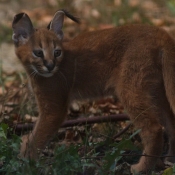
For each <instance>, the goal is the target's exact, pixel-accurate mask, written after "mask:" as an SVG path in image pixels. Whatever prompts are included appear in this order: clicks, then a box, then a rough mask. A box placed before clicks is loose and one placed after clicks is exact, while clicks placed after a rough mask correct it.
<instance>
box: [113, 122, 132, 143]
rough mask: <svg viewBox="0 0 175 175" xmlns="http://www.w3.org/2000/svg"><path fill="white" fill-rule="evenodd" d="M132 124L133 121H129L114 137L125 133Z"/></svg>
mask: <svg viewBox="0 0 175 175" xmlns="http://www.w3.org/2000/svg"><path fill="white" fill-rule="evenodd" d="M131 125H132V123H129V124H128V125H127V126H126V127H125V128H124V129H123V130H121V131H120V132H119V133H117V134H116V135H115V136H114V137H113V139H114V140H115V139H116V138H117V137H119V136H121V135H122V134H123V133H125V132H126V131H127V130H128V129H129V128H130V126H131Z"/></svg>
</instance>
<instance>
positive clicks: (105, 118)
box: [13, 114, 129, 132]
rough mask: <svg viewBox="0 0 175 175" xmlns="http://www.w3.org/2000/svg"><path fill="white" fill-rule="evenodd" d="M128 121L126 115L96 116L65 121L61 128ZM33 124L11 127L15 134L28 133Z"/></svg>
mask: <svg viewBox="0 0 175 175" xmlns="http://www.w3.org/2000/svg"><path fill="white" fill-rule="evenodd" d="M124 120H129V117H128V116H127V115H126V114H116V115H109V116H97V117H90V118H85V117H83V118H78V119H75V120H67V121H65V122H64V123H63V124H62V125H61V127H63V128H65V127H72V126H81V125H86V124H87V125H89V124H94V123H103V122H118V121H124ZM34 125H35V123H18V124H16V125H15V126H13V129H14V131H15V132H21V131H28V130H32V129H33V127H34Z"/></svg>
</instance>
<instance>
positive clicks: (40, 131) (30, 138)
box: [20, 99, 67, 159]
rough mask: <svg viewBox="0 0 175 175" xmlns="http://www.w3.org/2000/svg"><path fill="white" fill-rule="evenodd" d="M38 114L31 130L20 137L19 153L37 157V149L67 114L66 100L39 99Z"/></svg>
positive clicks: (56, 128) (50, 136) (42, 145)
mask: <svg viewBox="0 0 175 175" xmlns="http://www.w3.org/2000/svg"><path fill="white" fill-rule="evenodd" d="M39 108H40V115H39V118H38V121H37V123H36V125H35V127H34V129H33V131H32V132H31V133H30V134H29V135H26V136H23V138H22V145H21V150H20V155H21V156H24V157H30V158H32V159H35V158H37V156H38V155H37V150H38V149H43V148H44V147H45V145H46V144H47V142H48V141H49V140H50V139H51V138H52V137H53V135H54V134H55V133H56V132H57V130H58V128H59V127H60V125H61V123H62V122H63V121H64V119H65V116H66V114H67V102H66V101H65V99H64V100H61V101H60V102H57V103H56V101H51V100H46V99H42V101H41V99H40V102H39Z"/></svg>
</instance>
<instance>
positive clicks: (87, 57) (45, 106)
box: [14, 25, 175, 172]
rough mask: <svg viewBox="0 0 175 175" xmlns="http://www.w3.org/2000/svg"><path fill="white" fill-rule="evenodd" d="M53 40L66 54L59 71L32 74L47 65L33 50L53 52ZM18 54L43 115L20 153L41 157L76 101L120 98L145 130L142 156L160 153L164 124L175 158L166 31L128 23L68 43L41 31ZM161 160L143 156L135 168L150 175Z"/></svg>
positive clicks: (174, 85) (172, 48) (173, 63)
mask: <svg viewBox="0 0 175 175" xmlns="http://www.w3.org/2000/svg"><path fill="white" fill-rule="evenodd" d="M14 31H15V30H14ZM14 33H15V32H14ZM53 40H55V42H56V45H58V46H59V47H61V49H62V50H63V52H64V54H63V55H62V57H61V58H59V59H58V60H57V63H56V64H57V66H58V70H57V71H56V72H54V74H53V75H52V76H50V77H43V76H40V75H36V76H32V71H31V70H30V69H28V68H27V66H28V65H29V64H31V62H35V61H38V62H39V63H40V64H41V65H43V61H42V59H37V60H36V59H34V58H33V56H32V51H33V49H35V48H36V47H38V44H39V42H41V43H42V47H43V45H44V43H45V44H46V47H45V48H44V49H45V50H47V51H48V52H49V53H50V54H51V53H52V50H53V44H52V42H53ZM16 54H17V55H18V57H19V59H20V60H21V62H22V64H23V65H24V67H25V68H26V71H27V73H28V76H29V78H30V81H31V84H32V87H33V91H34V93H35V95H36V99H37V103H38V106H39V112H40V115H39V119H38V121H37V124H36V126H35V128H34V130H33V131H32V133H31V134H30V136H29V138H28V139H25V138H23V144H22V148H21V154H24V153H25V154H26V155H27V156H30V157H32V158H35V157H36V155H37V154H36V152H37V149H38V148H39V149H42V148H44V147H45V145H46V143H47V142H48V140H49V139H50V138H51V137H52V136H53V135H54V133H55V132H56V131H57V130H58V128H59V126H60V125H61V123H62V122H63V121H64V119H65V117H66V114H67V108H68V106H69V104H70V102H71V101H72V100H74V99H78V100H81V99H85V98H96V97H97V98H98V97H104V96H106V95H115V96H117V97H118V98H119V99H120V101H121V102H122V103H123V105H124V107H125V109H126V111H127V112H128V115H129V116H130V119H131V120H132V122H133V124H134V126H135V128H137V129H141V133H140V135H141V138H142V142H143V146H144V151H143V152H144V153H145V154H147V155H156V156H160V155H161V151H162V147H163V137H162V125H163V126H164V127H165V128H166V131H167V133H168V136H169V142H170V148H169V153H168V155H175V149H174V148H175V127H174V126H175V118H174V114H173V112H175V97H174V95H175V41H174V40H173V39H172V38H171V37H170V36H169V35H168V34H167V33H166V32H165V31H164V30H162V29H160V28H157V27H152V26H147V25H128V26H122V27H117V28H113V29H106V30H100V31H94V32H87V33H84V34H80V35H79V36H77V37H75V38H74V39H73V40H71V41H69V42H65V43H64V42H61V41H60V40H59V38H57V37H56V34H55V33H54V32H53V31H51V30H46V29H39V30H38V31H33V32H32V34H31V36H29V38H28V39H27V41H26V42H25V43H22V44H21V43H20V42H19V43H18V45H17V47H16ZM46 59H48V60H49V59H51V60H52V56H50V55H48V56H47V57H46ZM171 109H172V110H171ZM172 111H173V112H172ZM26 143H27V147H26ZM167 160H168V161H171V162H174V161H175V158H167ZM156 162H157V164H158V163H159V160H158V159H157V158H153V157H141V159H140V161H139V163H138V164H136V165H133V166H132V168H131V169H132V171H133V172H142V171H143V172H147V171H150V170H153V169H154V168H155V165H156Z"/></svg>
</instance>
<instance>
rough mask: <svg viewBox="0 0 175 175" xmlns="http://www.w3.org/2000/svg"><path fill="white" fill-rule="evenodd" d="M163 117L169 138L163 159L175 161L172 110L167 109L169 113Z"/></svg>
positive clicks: (174, 125)
mask: <svg viewBox="0 0 175 175" xmlns="http://www.w3.org/2000/svg"><path fill="white" fill-rule="evenodd" d="M165 117H166V119H165V120H166V122H165V123H166V125H165V129H166V132H167V135H168V139H169V150H168V154H167V157H166V158H165V161H168V162H172V163H175V116H174V114H173V113H172V111H170V110H169V113H168V114H167V115H166V116H165ZM168 156H170V157H168ZM171 156H174V157H171Z"/></svg>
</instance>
